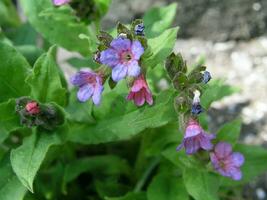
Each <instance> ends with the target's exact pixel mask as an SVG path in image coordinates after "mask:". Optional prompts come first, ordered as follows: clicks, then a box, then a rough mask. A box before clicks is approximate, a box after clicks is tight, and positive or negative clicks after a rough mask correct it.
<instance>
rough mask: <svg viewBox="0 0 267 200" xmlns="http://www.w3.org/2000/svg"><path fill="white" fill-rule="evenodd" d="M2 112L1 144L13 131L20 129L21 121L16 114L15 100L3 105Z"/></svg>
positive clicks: (0, 122)
mask: <svg viewBox="0 0 267 200" xmlns="http://www.w3.org/2000/svg"><path fill="white" fill-rule="evenodd" d="M0 110H1V112H0V143H2V142H3V141H4V140H5V139H6V138H7V137H8V135H9V133H10V132H11V131H13V130H15V129H17V128H19V127H20V120H19V116H18V114H17V113H16V112H15V100H9V101H7V102H4V103H1V104H0Z"/></svg>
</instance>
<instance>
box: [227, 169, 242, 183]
mask: <svg viewBox="0 0 267 200" xmlns="http://www.w3.org/2000/svg"><path fill="white" fill-rule="evenodd" d="M229 174H230V176H231V178H232V179H233V180H235V181H239V180H241V178H242V172H241V171H240V169H239V168H236V167H233V168H231V171H229Z"/></svg>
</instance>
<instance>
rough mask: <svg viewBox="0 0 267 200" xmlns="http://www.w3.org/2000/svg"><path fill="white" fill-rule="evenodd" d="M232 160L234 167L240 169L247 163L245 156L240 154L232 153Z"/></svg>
mask: <svg viewBox="0 0 267 200" xmlns="http://www.w3.org/2000/svg"><path fill="white" fill-rule="evenodd" d="M231 158H232V162H233V164H234V166H236V167H240V166H241V165H243V163H244V161H245V158H244V156H243V155H242V154H241V153H239V152H234V153H232V155H231Z"/></svg>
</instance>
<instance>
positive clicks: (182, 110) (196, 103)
mask: <svg viewBox="0 0 267 200" xmlns="http://www.w3.org/2000/svg"><path fill="white" fill-rule="evenodd" d="M166 69H167V72H168V74H169V77H170V78H171V80H172V82H173V86H174V88H175V89H176V90H177V91H178V92H179V96H177V97H176V98H175V102H174V104H175V107H176V111H177V113H178V114H179V115H180V117H181V118H183V119H185V121H183V122H182V123H181V124H180V127H184V125H185V128H184V130H183V131H184V132H185V133H184V137H183V140H182V142H181V144H180V145H179V146H178V147H177V149H176V150H177V151H180V150H181V149H182V148H184V149H185V152H186V154H188V155H192V154H196V153H197V152H199V151H201V150H204V151H208V152H210V156H209V157H210V160H211V164H212V165H213V167H214V169H215V170H216V171H218V172H219V173H220V174H221V175H222V176H226V177H230V178H232V179H234V180H240V179H241V178H242V172H241V171H240V167H241V166H242V165H243V163H244V156H243V155H242V154H241V153H238V152H232V146H231V144H228V143H226V142H219V143H218V144H217V145H215V146H214V144H213V141H214V139H215V138H216V135H215V134H208V133H206V132H205V131H204V130H203V128H202V127H201V126H200V124H199V122H198V116H199V114H200V113H202V112H203V111H204V109H203V108H202V106H201V98H200V96H201V90H202V89H203V88H204V87H205V84H207V83H208V82H209V81H210V79H211V75H210V73H209V72H208V71H205V70H206V67H205V66H197V67H196V68H195V69H193V70H192V71H191V72H189V73H187V66H186V63H185V62H184V60H183V58H182V56H181V55H180V54H178V55H175V54H171V55H170V56H169V57H168V59H167V62H166Z"/></svg>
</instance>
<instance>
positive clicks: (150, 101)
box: [146, 90, 153, 105]
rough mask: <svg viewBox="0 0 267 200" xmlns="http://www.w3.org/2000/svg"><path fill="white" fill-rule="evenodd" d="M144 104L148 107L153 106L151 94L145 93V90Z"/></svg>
mask: <svg viewBox="0 0 267 200" xmlns="http://www.w3.org/2000/svg"><path fill="white" fill-rule="evenodd" d="M146 102H147V103H148V104H149V105H152V104H153V98H152V94H151V92H150V91H147V90H146Z"/></svg>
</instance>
